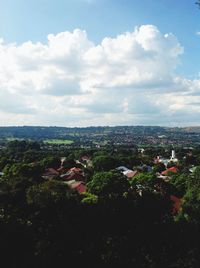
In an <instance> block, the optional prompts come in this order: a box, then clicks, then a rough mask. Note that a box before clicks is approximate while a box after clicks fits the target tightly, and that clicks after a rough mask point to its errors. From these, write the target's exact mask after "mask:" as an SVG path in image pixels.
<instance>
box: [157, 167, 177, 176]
mask: <svg viewBox="0 0 200 268" xmlns="http://www.w3.org/2000/svg"><path fill="white" fill-rule="evenodd" d="M169 172H173V173H177V172H178V168H177V167H171V168H168V169H166V170H164V171H163V172H162V173H161V174H162V175H168V173H169Z"/></svg>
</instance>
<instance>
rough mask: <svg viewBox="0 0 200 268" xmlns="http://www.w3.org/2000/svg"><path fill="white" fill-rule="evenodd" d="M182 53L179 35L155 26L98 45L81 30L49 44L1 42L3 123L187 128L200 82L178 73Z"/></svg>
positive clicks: (54, 38)
mask: <svg viewBox="0 0 200 268" xmlns="http://www.w3.org/2000/svg"><path fill="white" fill-rule="evenodd" d="M183 53H184V49H183V47H182V46H181V45H180V43H179V42H178V40H177V38H176V37H175V36H174V35H173V34H171V33H167V34H163V33H161V32H160V31H159V29H158V28H157V27H155V26H153V25H143V26H141V27H136V28H135V29H134V30H133V31H132V32H126V33H123V34H121V35H118V36H117V37H115V38H110V37H106V38H104V39H103V40H102V41H101V43H99V44H94V43H93V42H92V41H90V40H89V39H88V37H87V33H86V32H85V31H83V30H80V29H76V30H74V31H73V32H62V33H58V34H56V35H54V34H50V35H48V37H47V42H46V43H45V44H43V43H40V42H38V43H33V42H31V41H28V42H25V43H23V44H19V45H18V44H15V43H14V44H7V43H6V42H5V41H4V40H3V39H0V102H1V103H0V120H1V122H2V124H5V123H4V122H5V119H6V124H9V125H18V124H29V125H31V124H33V125H65V126H68V125H69V126H75V125H79V126H82V125H107V124H111V125H123V124H129V125H130V124H162V125H163V124H169V122H170V121H171V120H174V123H177V124H178V123H179V122H181V124H182V123H183V122H184V118H187V116H185V113H186V114H188V115H191V111H194V112H195V113H197V114H199V113H200V110H199V105H197V104H195V103H199V102H200V93H199V92H200V80H198V79H196V80H188V79H186V78H184V77H179V76H177V75H176V72H175V70H176V68H177V66H178V65H179V64H180V56H181V54H183ZM181 113H183V114H184V115H183V117H182V119H181V120H180V117H181V116H180V115H181ZM13 115H15V116H14V117H13ZM195 120H196V119H195ZM187 122H188V121H187Z"/></svg>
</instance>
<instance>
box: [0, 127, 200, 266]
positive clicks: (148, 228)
mask: <svg viewBox="0 0 200 268" xmlns="http://www.w3.org/2000/svg"><path fill="white" fill-rule="evenodd" d="M90 132H91V131H90ZM95 133H96V132H95ZM31 135H32V134H31ZM113 135H114V136H115V135H116V133H115V134H113ZM156 135H157V136H158V134H156V133H154V136H156ZM160 135H161V133H159V136H160ZM162 135H165V134H162ZM175 135H177V134H175ZM184 135H185V134H184ZM193 135H194V134H193ZM86 136H87V135H86ZM91 136H97V134H95V135H94V134H92V133H90V136H89V137H91ZM120 136H121V138H122V137H123V135H121V134H120ZM145 136H146V139H150V138H148V135H147V134H145ZM50 138H51V139H50ZM56 138H57V137H52V136H51V137H49V136H48V137H41V139H39V140H38V141H36V139H33V137H29V138H26V139H25V138H22V137H21V136H20V137H16V138H15V137H11V136H10V133H9V135H8V137H6V136H2V138H1V147H0V206H1V207H0V223H1V224H2V226H3V227H2V229H1V230H5V231H3V232H2V233H1V237H3V238H2V239H3V241H4V244H5V243H9V245H11V244H12V245H13V247H11V248H10V250H11V252H12V254H13V256H14V257H13V259H11V260H10V265H12V261H13V263H17V262H18V260H19V262H21V260H22V258H23V259H24V263H25V264H26V265H27V264H28V263H30V260H31V263H32V264H34V265H33V267H37V265H39V264H41V262H43V261H44V267H47V266H49V267H55V265H56V264H59V263H60V264H61V263H63V261H64V258H65V254H66V250H67V251H68V255H67V256H68V259H69V260H71V261H72V260H73V262H74V263H75V265H78V264H80V263H89V264H90V265H96V264H97V263H100V264H101V265H108V264H113V263H115V253H116V250H118V248H119V249H120V252H119V253H118V257H117V262H118V263H122V264H124V263H126V264H129V263H135V264H137V263H141V260H140V258H142V260H143V261H142V262H143V265H144V267H149V265H150V263H154V264H156V263H161V264H165V265H168V266H166V267H173V266H169V265H175V264H177V262H178V261H179V259H177V253H176V250H175V249H176V247H177V243H181V241H182V242H183V243H184V248H183V250H184V251H183V252H184V254H183V253H180V256H181V260H184V262H185V263H187V264H188V262H189V261H190V255H187V254H186V252H187V251H188V248H192V250H193V251H192V253H191V254H193V256H194V258H196V255H195V254H197V253H196V243H198V224H199V221H198V219H199V211H200V208H199V186H198V185H199V181H200V147H199V146H198V142H197V140H195V142H194V141H193V142H190V143H188V146H185V145H184V146H180V143H181V142H179V140H177V141H176V143H175V144H174V142H173V143H171V142H170V141H169V144H170V145H169V146H166V144H165V145H162V146H161V144H159V145H157V146H152V145H151V146H147V145H146V146H137V145H136V144H134V145H133V144H132V145H131V146H123V145H122V143H120V144H118V142H117V143H112V145H110V144H111V143H110V140H108V136H107V137H106V139H107V145H106V144H101V143H99V144H96V145H97V146H96V145H95V146H93V145H92V146H89V145H88V143H83V144H80V143H76V145H72V144H69V142H67V144H66V143H65V142H64V140H65V139H64V138H62V140H61V139H60V142H58V140H59V139H56ZM162 138H163V136H162V137H161V138H160V139H162ZM45 139H46V140H47V139H48V140H49V141H50V140H51V142H45ZM138 139H139V134H138ZM79 142H80V140H79ZM177 144H178V145H177ZM143 145H144V144H143ZM174 232H176V235H174ZM188 232H189V233H190V236H191V239H192V241H193V242H191V243H190V244H187V243H186V242H187V241H188ZM5 234H6V236H5ZM22 234H23V235H22ZM45 234H46V235H45ZM17 237H18V238H19V237H20V239H21V241H22V243H21V244H20V245H21V246H18V248H17V250H16V246H15V242H16V241H17ZM28 237H29V238H28ZM133 237H134V241H135V244H134V245H133ZM147 238H148V239H147ZM27 239H28V240H27ZM146 239H147V240H146ZM169 239H170V246H169ZM152 240H153V241H154V242H151V247H150V244H149V243H150V241H152ZM177 241H178V242H177ZM119 243H120V244H119ZM121 243H122V244H121ZM160 243H162V246H161V245H160ZM97 244H98V245H99V247H97V246H96V245H97ZM27 245H28V247H27ZM137 245H140V249H137V254H133V253H132V251H131V252H129V249H133V248H135V250H136V248H137ZM151 248H152V249H151ZM171 248H172V249H173V252H174V253H173V254H172V253H171ZM25 249H26V252H27V253H26V254H27V258H24V255H23V252H24V251H25ZM152 250H153V251H152ZM154 250H156V253H154ZM2 251H3V252H4V256H5V258H6V256H7V252H6V248H5V246H3V247H2ZM166 254H170V256H171V257H170V259H169V257H168V255H166ZM147 255H148V256H149V257H148V258H147V259H146V257H145V256H147ZM91 256H95V257H94V258H92V257H91ZM161 256H162V258H161ZM74 258H75V259H74ZM138 258H139V259H138ZM160 258H161V259H160ZM171 258H172V259H171ZM152 267H154V266H152ZM155 267H157V266H155ZM183 267H184V266H183ZM185 267H187V266H185Z"/></svg>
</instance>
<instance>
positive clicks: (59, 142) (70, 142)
mask: <svg viewBox="0 0 200 268" xmlns="http://www.w3.org/2000/svg"><path fill="white" fill-rule="evenodd" d="M44 143H45V144H55V145H60V144H66V145H68V144H69V145H70V144H72V143H73V141H72V140H58V139H47V140H44Z"/></svg>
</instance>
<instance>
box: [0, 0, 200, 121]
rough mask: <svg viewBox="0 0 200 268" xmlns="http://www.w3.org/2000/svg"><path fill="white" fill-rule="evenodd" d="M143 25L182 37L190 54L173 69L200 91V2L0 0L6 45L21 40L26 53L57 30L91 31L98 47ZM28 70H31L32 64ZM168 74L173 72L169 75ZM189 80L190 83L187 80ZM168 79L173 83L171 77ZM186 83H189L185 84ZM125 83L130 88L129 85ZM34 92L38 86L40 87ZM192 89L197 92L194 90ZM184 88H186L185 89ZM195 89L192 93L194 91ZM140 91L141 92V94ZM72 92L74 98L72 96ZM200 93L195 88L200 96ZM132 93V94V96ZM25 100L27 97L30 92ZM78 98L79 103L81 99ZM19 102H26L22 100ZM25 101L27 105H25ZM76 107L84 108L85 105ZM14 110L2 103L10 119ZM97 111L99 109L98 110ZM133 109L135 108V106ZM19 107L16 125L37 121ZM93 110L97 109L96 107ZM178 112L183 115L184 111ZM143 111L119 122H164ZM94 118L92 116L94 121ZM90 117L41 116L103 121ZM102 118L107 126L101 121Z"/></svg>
mask: <svg viewBox="0 0 200 268" xmlns="http://www.w3.org/2000/svg"><path fill="white" fill-rule="evenodd" d="M142 25H153V26H155V27H156V28H157V29H158V31H159V32H160V33H161V34H162V35H163V36H164V35H165V34H166V33H172V34H173V35H174V36H175V37H176V38H177V43H178V44H180V46H181V47H182V48H184V52H183V51H182V52H180V53H178V54H177V56H176V57H177V61H178V62H176V64H175V63H174V65H173V64H170V66H169V68H172V69H171V70H170V73H171V72H173V77H174V79H175V77H176V76H177V77H181V79H182V82H181V83H182V84H181V86H182V87H185V85H186V84H187V83H189V82H191V81H192V82H191V83H193V84H192V85H189V87H190V90H191V88H192V87H195V90H197V89H196V88H198V86H197V85H196V84H198V81H197V80H198V79H199V73H200V66H199V62H200V35H197V34H196V33H197V32H198V31H199V32H200V9H198V7H197V6H196V5H195V0H194V1H191V0H190V1H188V0H143V1H141V0H131V1H128V0H73V1H67V0H57V1H54V0H48V1H47V0H34V1H33V0H29V1H25V0H7V1H2V0H0V38H3V40H4V47H6V46H7V47H8V46H9V45H11V44H12V43H16V45H15V47H16V48H18V51H19V50H20V51H21V50H22V48H21V47H23V44H24V43H27V42H28V41H31V42H32V44H36V42H40V43H42V44H43V45H45V44H47V36H48V35H49V34H54V35H55V36H56V34H59V33H61V32H68V31H69V32H73V31H74V29H80V30H85V31H86V33H87V40H89V41H90V42H92V43H93V46H98V45H99V44H101V42H102V40H103V39H104V38H105V37H109V38H113V39H115V38H116V37H117V36H118V35H119V34H122V35H123V34H125V33H126V32H134V30H135V27H136V26H138V27H140V26H142ZM76 40H77V39H76ZM78 40H79V39H78ZM81 40H82V39H81ZM167 42H168V41H167ZM164 47H165V46H164ZM9 53H11V52H9ZM12 53H13V52H12ZM20 53H22V52H20ZM24 53H25V52H24ZM134 53H135V52H134ZM9 55H11V54H9ZM20 55H21V54H20ZM10 57H11V56H10ZM12 57H13V54H12ZM163 57H164V56H163ZM4 58H5V56H4ZM18 60H19V59H18ZM63 60H64V58H63ZM15 61H16V59H15V60H14V59H13V60H12V62H15ZM30 61H32V59H29V63H30ZM165 61H166V59H165ZM21 62H22V59H21ZM172 65H173V66H172ZM45 66H46V65H45ZM162 66H163V65H162ZM20 68H22V67H20ZM23 68H25V67H23ZM27 68H30V66H29V67H27ZM45 68H46V67H45ZM18 69H19V68H18ZM27 70H28V69H27ZM27 72H28V71H26V74H27ZM3 75H4V84H5V80H6V79H8V78H6V77H5V73H4V74H2V76H3ZM167 75H168V76H169V74H167ZM162 79H163V80H165V79H166V77H163V78H162ZM187 79H188V81H186V80H187ZM77 81H78V82H77V83H79V82H80V80H77ZM84 81H85V80H84ZM195 81H196V82H195ZM28 82H30V81H28V80H27V81H26V83H28ZM59 83H60V80H59ZM59 83H58V84H59ZM70 83H71V82H70ZM80 83H81V82H80ZM101 83H103V82H101ZM167 83H169V81H168V82H167ZM167 83H166V85H167ZM183 83H185V84H184V86H183ZM195 83H196V84H195ZM75 84H76V83H75ZM194 84H195V85H194ZM59 85H60V84H59ZM70 85H71V84H70ZM0 86H1V84H0ZM125 87H127V86H126V85H125ZM138 87H140V86H138ZM146 87H148V85H146ZM151 87H152V86H151ZM166 87H167V86H166ZM175 87H177V88H179V87H180V85H177V84H176V86H175ZM36 88H37V87H36V86H35V90H36V91H37V89H36ZM3 90H4V91H5V87H3V86H1V87H0V92H1V93H0V94H2V96H3V94H4V96H5V95H6V93H3ZM32 90H34V86H33V89H32ZM58 90H59V89H58ZM74 90H75V89H74ZM192 90H193V91H194V89H193V88H192ZM16 91H17V90H16V89H13V90H10V89H9V92H8V94H7V95H9V94H11V95H12V94H15V93H16ZM72 91H73V90H72ZM83 91H84V90H83ZM93 91H94V90H93ZM93 91H92V92H93ZM183 91H184V92H185V88H184V90H183ZM22 92H23V90H22V89H21V92H17V93H16V94H19V95H18V98H20V94H22ZM134 92H135V91H134ZM190 93H191V92H190ZM190 93H187V94H189V95H191V94H190ZM23 94H25V93H23ZM37 94H39V93H37ZM113 94H114V93H113ZM116 94H117V93H116ZM130 94H131V93H130ZM134 94H135V93H134ZM139 94H141V92H140V93H139ZM142 94H146V95H147V93H146V91H144V92H143V93H142ZM187 94H186V95H187ZM57 95H59V94H57ZM66 95H67V96H68V94H66ZM72 95H73V94H70V98H73V96H72ZM81 95H82V93H81ZM104 95H105V93H102V101H104V99H103V96H104ZM197 95H198V94H197V92H196V91H195V96H197ZM13 96H14V95H13ZM43 96H44V93H43ZM138 96H139V95H137V98H139V97H138ZM51 97H52V96H51ZM130 97H131V95H130ZM130 97H128V98H129V99H130ZM24 98H26V96H25V95H24ZM74 98H75V97H74ZM57 101H58V100H57ZM60 101H61V100H60ZM76 101H77V102H78V100H76ZM79 101H80V100H79ZM118 101H119V100H118ZM19 102H20V103H21V101H19ZM124 102H126V101H124ZM145 102H147V103H148V104H149V102H148V101H147V100H145ZM183 102H184V101H182V104H180V103H179V106H176V107H181V105H182V106H184V105H185V104H183ZM188 102H189V103H193V102H194V101H193V100H191V99H190V100H189V101H188V100H187V103H188ZM26 103H27V98H26ZM71 103H73V99H72V100H71ZM8 105H10V106H13V104H12V103H9V102H8ZM19 105H22V106H23V103H22V104H19ZM95 105H96V104H95V103H93V104H92V106H93V107H95ZM129 105H130V104H129ZM152 105H153V104H152V103H150V104H149V107H150V106H152ZM156 105H158V104H156ZM174 105H175V104H174ZM187 105H188V104H187ZM33 106H34V107H32V110H34V109H35V107H36V106H39V104H37V103H35V105H33ZM97 106H98V105H97ZM119 106H120V104H119ZM194 106H195V109H197V107H198V105H197V104H196V103H195V105H194ZM174 107H175V106H174ZM76 108H77V109H78V108H80V109H83V107H82V106H81V107H76ZM157 108H158V107H157V106H156V109H155V111H157ZM170 109H171V108H170ZM1 110H2V112H1ZM8 110H9V109H8ZM8 110H7V111H6V112H5V111H4V110H3V108H1V107H0V113H2V117H3V116H5V115H6V117H5V118H11V117H12V116H11V115H10V117H9V115H8V113H9V112H8ZM22 110H23V109H22ZM55 110H56V108H55ZM97 110H98V109H97V108H96V111H97ZM133 110H134V111H135V108H134V109H133ZM171 110H172V109H171ZM171 110H170V111H171ZM189 110H190V109H189ZM17 111H18V112H17V115H18V116H19V118H20V119H19V121H17V123H16V124H32V123H33V124H37V122H36V121H35V119H33V118H34V115H33V114H32V115H31V116H32V118H30V117H29V119H27V117H26V116H24V117H23V116H22V114H21V113H19V109H17ZM195 111H196V110H195ZM29 112H30V111H29ZM90 112H91V113H92V111H90ZM178 112H179V114H181V109H180V110H179V111H178ZM184 112H185V109H184ZM10 113H11V114H12V113H13V108H12V112H10ZM141 114H142V113H140V118H141V119H136V121H134V120H135V119H134V120H132V119H131V116H130V114H127V118H129V119H127V121H122V122H119V124H124V123H126V124H132V123H133V124H134V122H135V123H139V124H142V123H144V124H156V122H158V124H161V123H162V122H160V120H158V119H156V118H157V117H156V118H155V119H154V120H150V119H148V118H146V117H145V118H144V117H142V116H141ZM111 115H112V112H110V113H109V112H107V113H105V114H104V116H105V118H104V120H103V119H102V122H104V121H105V120H108V121H107V122H108V123H109V124H117V121H116V120H113V121H112V119H111V117H112V116H111ZM88 116H89V114H88ZM156 116H157V115H156ZM184 116H185V115H184ZM89 117H90V119H88V118H89ZM89 117H87V116H86V118H85V121H84V123H82V122H81V119H80V118H78V117H77V116H76V115H73V116H72V119H70V120H69V122H66V121H65V119H63V118H65V116H64V115H63V116H60V117H58V118H57V117H55V120H54V121H48V122H45V120H44V119H42V118H41V120H40V122H39V123H38V124H40V123H42V124H47V125H49V124H56V123H57V122H58V125H65V124H66V125H67V124H70V125H73V123H72V122H74V124H78V125H81V124H85V125H87V124H98V120H99V117H100V114H98V115H97V116H96V121H93V120H91V116H89ZM176 117H177V119H175V120H174V124H180V125H181V124H186V123H187V122H184V120H183V118H181V116H180V115H177V114H176ZM37 118H38V116H37ZM166 118H167V115H166ZM171 119H172V118H171ZM9 120H10V119H9ZM56 120H58V121H56ZM156 120H157V121H156ZM169 121H170V119H169V118H168V119H166V124H169ZM7 122H8V120H7V119H6V120H5V122H4V123H6V124H7ZM65 122H66V123H65ZM99 122H100V124H102V122H101V120H100V121H99ZM13 123H14V122H13V121H12V120H11V121H10V124H13ZM190 123H191V124H194V123H195V124H198V123H199V122H198V120H197V118H194V119H192V121H191V122H190Z"/></svg>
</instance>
